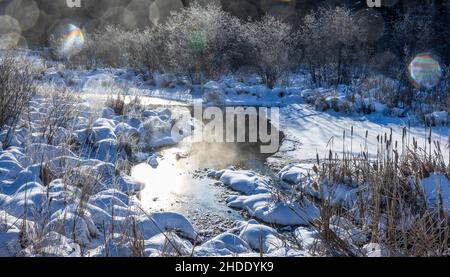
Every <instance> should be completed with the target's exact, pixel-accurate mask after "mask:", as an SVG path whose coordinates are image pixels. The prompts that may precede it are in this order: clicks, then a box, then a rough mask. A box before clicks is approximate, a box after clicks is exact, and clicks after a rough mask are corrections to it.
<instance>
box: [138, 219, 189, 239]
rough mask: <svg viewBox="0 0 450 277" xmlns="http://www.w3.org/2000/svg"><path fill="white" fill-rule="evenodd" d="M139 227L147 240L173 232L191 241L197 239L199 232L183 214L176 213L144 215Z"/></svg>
mask: <svg viewBox="0 0 450 277" xmlns="http://www.w3.org/2000/svg"><path fill="white" fill-rule="evenodd" d="M139 226H140V228H142V230H143V232H144V235H145V237H146V238H149V237H152V236H154V235H156V234H159V233H161V232H166V231H172V232H176V233H178V234H180V235H181V236H182V237H185V238H188V239H191V240H196V239H197V232H196V231H195V230H194V227H193V226H192V224H191V222H190V221H189V220H188V219H187V218H186V217H185V216H183V215H182V214H179V213H175V212H157V213H153V214H151V215H150V217H148V216H146V215H144V216H142V217H141V219H140V221H139Z"/></svg>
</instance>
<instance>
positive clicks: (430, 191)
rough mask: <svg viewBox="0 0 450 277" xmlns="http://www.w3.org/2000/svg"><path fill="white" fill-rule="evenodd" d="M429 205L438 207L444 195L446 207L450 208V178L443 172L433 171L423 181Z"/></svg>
mask: <svg viewBox="0 0 450 277" xmlns="http://www.w3.org/2000/svg"><path fill="white" fill-rule="evenodd" d="M421 184H422V187H423V190H424V192H425V197H426V199H427V203H428V205H430V206H431V207H433V208H434V207H437V206H438V205H439V195H442V202H443V206H444V209H446V210H450V180H449V179H448V178H447V177H445V176H444V175H442V174H439V173H433V174H431V175H430V177H428V178H425V179H423V180H422V182H421Z"/></svg>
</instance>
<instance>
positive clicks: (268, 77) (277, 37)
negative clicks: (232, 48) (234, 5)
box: [243, 16, 295, 88]
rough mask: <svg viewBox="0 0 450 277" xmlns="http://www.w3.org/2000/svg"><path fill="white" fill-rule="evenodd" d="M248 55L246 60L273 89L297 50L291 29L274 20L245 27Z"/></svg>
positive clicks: (268, 19) (267, 18)
mask: <svg viewBox="0 0 450 277" xmlns="http://www.w3.org/2000/svg"><path fill="white" fill-rule="evenodd" d="M243 29H244V31H243V33H244V36H245V43H246V44H247V47H244V49H247V50H248V52H247V53H245V55H244V56H245V57H246V58H247V60H248V64H249V65H251V66H253V67H254V68H255V69H256V71H257V72H258V73H259V75H260V76H261V77H262V78H263V80H264V82H265V83H266V85H267V86H268V87H269V88H273V87H274V86H275V84H276V82H277V81H278V79H279V78H280V77H281V76H283V74H285V73H286V72H287V71H288V70H289V66H290V65H291V58H292V55H293V52H294V51H295V49H294V41H295V40H294V37H295V36H294V33H293V31H292V27H291V26H290V25H289V24H287V23H284V22H282V21H280V20H278V19H276V18H275V17H272V16H265V17H264V18H263V19H262V20H260V21H255V22H250V23H247V24H245V25H244V26H243Z"/></svg>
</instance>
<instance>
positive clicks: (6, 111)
mask: <svg viewBox="0 0 450 277" xmlns="http://www.w3.org/2000/svg"><path fill="white" fill-rule="evenodd" d="M33 87H34V82H33V74H32V71H31V67H30V65H29V64H27V63H26V62H25V61H23V60H21V59H20V58H14V57H12V56H10V55H6V56H4V57H2V58H1V59H0V130H1V131H6V135H5V134H3V135H2V137H1V138H0V139H1V140H0V143H1V144H3V145H4V146H5V145H6V146H7V145H8V144H9V140H10V135H11V132H13V131H14V130H13V128H14V126H15V125H16V123H17V122H18V120H19V117H20V115H21V114H22V112H23V110H24V109H25V108H26V107H27V105H28V103H29V101H30V99H31V97H32V93H33Z"/></svg>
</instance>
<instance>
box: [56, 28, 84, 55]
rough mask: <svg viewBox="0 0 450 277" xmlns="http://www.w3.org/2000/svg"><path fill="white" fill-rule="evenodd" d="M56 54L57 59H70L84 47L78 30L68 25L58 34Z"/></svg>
mask: <svg viewBox="0 0 450 277" xmlns="http://www.w3.org/2000/svg"><path fill="white" fill-rule="evenodd" d="M57 38H58V39H57V41H56V47H55V49H56V53H57V55H58V56H59V57H61V58H63V57H65V58H70V57H72V56H74V55H76V54H78V53H79V52H80V51H81V50H82V49H83V46H84V42H85V39H84V35H83V32H82V31H81V29H80V28H78V27H77V26H75V25H73V24H68V25H67V26H66V27H65V28H63V30H62V31H61V32H60V34H58V35H57Z"/></svg>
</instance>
